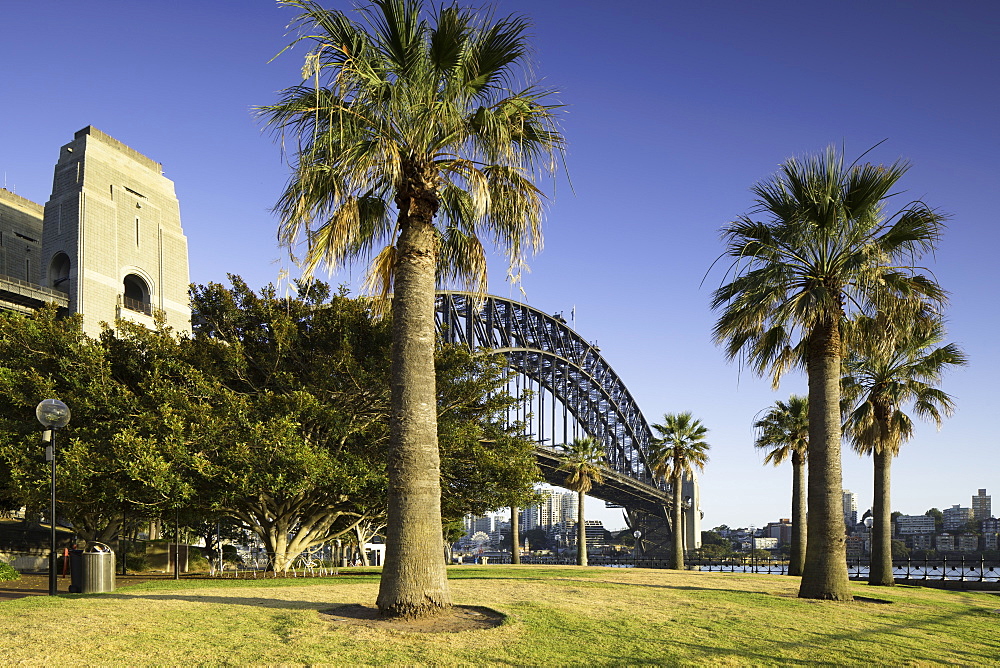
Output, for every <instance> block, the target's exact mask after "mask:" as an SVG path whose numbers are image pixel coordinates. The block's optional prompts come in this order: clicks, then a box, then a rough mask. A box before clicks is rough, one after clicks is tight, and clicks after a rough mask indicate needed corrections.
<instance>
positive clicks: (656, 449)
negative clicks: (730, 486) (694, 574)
mask: <svg viewBox="0 0 1000 668" xmlns="http://www.w3.org/2000/svg"><path fill="white" fill-rule="evenodd" d="M653 429H655V430H656V432H657V433H658V434H659V437H658V438H655V439H654V441H653V443H652V446H651V448H650V461H651V466H652V469H653V473H654V474H655V475H658V476H660V477H661V478H663V479H664V480H666V481H667V482H669V483H670V490H671V493H672V495H673V503H672V504H671V506H672V507H671V509H670V513H671V520H670V524H671V525H672V526H671V533H672V534H673V540H672V542H671V550H670V553H671V554H670V562H669V565H668V566H667V567H668V568H675V569H678V570H683V568H684V520H683V498H682V495H681V487H682V485H683V483H684V478H685V477H686V476H691V477H694V470H695V469H698V470H699V471H701V470H704V468H705V464H707V463H708V449H709V448H710V447H711V446H710V445H709V444H708V443H707V442H706V441H705V435H706V434H708V429H707V428H706V427H705V426H704V425H703V424H702V423H701V420H695V419H694V417H693V416H692V415H691V413H667V414H665V415H664V416H663V422H662V423H660V424H654V425H653Z"/></svg>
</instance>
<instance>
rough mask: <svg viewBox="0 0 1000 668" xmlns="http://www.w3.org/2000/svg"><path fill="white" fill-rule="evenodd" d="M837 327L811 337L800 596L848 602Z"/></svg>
mask: <svg viewBox="0 0 1000 668" xmlns="http://www.w3.org/2000/svg"><path fill="white" fill-rule="evenodd" d="M840 345H841V344H840V328H839V326H838V323H837V321H836V320H833V319H830V320H827V321H826V322H822V323H820V324H818V325H816V327H815V328H814V329H813V331H812V332H811V333H810V336H809V350H808V371H809V472H808V480H809V482H808V489H809V498H808V503H809V520H808V523H807V529H806V561H805V568H804V569H803V571H802V583H801V584H800V586H799V597H800V598H818V599H825V600H832V601H852V600H854V597H853V596H851V590H850V581H849V580H848V578H847V549H846V543H845V536H844V514H843V491H844V490H843V472H842V469H841V460H840Z"/></svg>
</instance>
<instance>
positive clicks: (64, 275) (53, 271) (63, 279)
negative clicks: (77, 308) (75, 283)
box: [49, 253, 69, 293]
mask: <svg viewBox="0 0 1000 668" xmlns="http://www.w3.org/2000/svg"><path fill="white" fill-rule="evenodd" d="M49 287H52V288H55V289H56V290H59V291H60V292H67V293H68V292H69V256H68V255H66V253H56V254H55V255H53V256H52V262H51V263H50V264H49Z"/></svg>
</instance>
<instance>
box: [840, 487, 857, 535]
mask: <svg viewBox="0 0 1000 668" xmlns="http://www.w3.org/2000/svg"><path fill="white" fill-rule="evenodd" d="M843 500H844V524H846V525H847V526H849V527H853V526H854V525H855V524H857V523H858V497H857V495H856V494H855V493H854V492H852V491H851V490H849V489H845V490H844V491H843Z"/></svg>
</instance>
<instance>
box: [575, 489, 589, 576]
mask: <svg viewBox="0 0 1000 668" xmlns="http://www.w3.org/2000/svg"><path fill="white" fill-rule="evenodd" d="M577 494H579V495H580V502H579V503H578V504H577V506H576V529H577V537H576V544H577V548H576V563H577V564H578V565H580V566H586V565H587V522H586V520H584V517H586V515H585V514H584V512H583V499H584V498H585V497H584V494H583V492H577Z"/></svg>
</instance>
